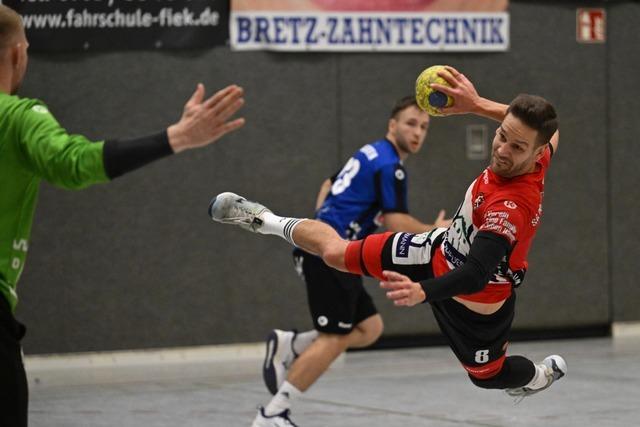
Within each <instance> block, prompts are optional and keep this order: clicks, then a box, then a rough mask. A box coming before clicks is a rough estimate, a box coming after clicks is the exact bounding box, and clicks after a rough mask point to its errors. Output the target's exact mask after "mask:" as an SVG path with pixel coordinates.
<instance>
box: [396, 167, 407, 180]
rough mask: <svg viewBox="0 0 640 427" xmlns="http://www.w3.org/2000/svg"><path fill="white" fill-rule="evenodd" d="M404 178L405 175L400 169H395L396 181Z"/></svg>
mask: <svg viewBox="0 0 640 427" xmlns="http://www.w3.org/2000/svg"><path fill="white" fill-rule="evenodd" d="M404 177H405V173H404V171H403V170H402V169H396V179H397V180H399V181H402V180H403V179H404Z"/></svg>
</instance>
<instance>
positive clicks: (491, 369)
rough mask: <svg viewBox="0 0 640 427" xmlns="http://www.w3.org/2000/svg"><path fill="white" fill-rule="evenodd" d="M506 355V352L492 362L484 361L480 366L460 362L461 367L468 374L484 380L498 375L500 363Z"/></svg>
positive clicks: (501, 363) (500, 367)
mask: <svg viewBox="0 0 640 427" xmlns="http://www.w3.org/2000/svg"><path fill="white" fill-rule="evenodd" d="M506 356H507V355H506V354H503V355H502V357H500V358H499V359H497V360H494V361H493V362H489V363H485V364H484V365H482V366H467V365H465V364H462V367H463V368H464V369H465V370H466V371H467V372H469V375H471V376H472V377H474V378H477V379H479V380H486V379H489V378H491V377H494V376H496V375H498V373H499V372H500V371H501V370H502V365H503V364H504V360H505V358H506Z"/></svg>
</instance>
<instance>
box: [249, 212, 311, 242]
mask: <svg viewBox="0 0 640 427" xmlns="http://www.w3.org/2000/svg"><path fill="white" fill-rule="evenodd" d="M261 218H262V221H264V224H262V226H261V227H260V228H259V229H258V231H259V232H260V233H262V234H275V235H276V236H280V237H282V238H283V239H285V240H286V241H287V242H289V243H291V244H292V245H294V246H295V245H296V244H295V242H294V241H293V230H294V229H295V228H296V226H297V225H298V224H300V223H301V222H302V221H304V220H305V218H288V217H285V216H278V215H274V214H273V213H271V212H265V213H263V214H262V215H261Z"/></svg>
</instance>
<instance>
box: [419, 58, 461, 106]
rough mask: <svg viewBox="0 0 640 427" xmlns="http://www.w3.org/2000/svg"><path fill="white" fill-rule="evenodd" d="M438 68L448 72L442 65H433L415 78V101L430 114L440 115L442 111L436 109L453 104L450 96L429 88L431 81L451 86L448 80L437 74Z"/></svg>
mask: <svg viewBox="0 0 640 427" xmlns="http://www.w3.org/2000/svg"><path fill="white" fill-rule="evenodd" d="M440 70H443V71H444V72H446V73H448V71H447V69H446V68H444V65H433V66H431V67H429V68H427V69H425V70H424V71H423V72H422V73H420V75H419V76H418V79H417V80H416V101H417V102H418V106H419V107H420V108H422V109H423V110H424V111H426V112H427V113H429V114H430V115H432V116H442V113H440V112H439V111H438V110H437V109H438V108H444V107H451V106H452V105H453V98H452V97H450V96H449V95H447V94H445V93H442V92H440V91H437V90H434V89H433V88H431V83H438V84H441V85H443V86H449V87H451V85H450V84H449V82H447V81H446V80H445V79H443V78H442V77H440V76H439V75H438V71H440Z"/></svg>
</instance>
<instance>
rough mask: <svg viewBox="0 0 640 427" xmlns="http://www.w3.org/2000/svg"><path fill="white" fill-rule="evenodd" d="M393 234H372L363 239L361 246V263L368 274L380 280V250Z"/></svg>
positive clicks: (381, 278) (388, 232)
mask: <svg viewBox="0 0 640 427" xmlns="http://www.w3.org/2000/svg"><path fill="white" fill-rule="evenodd" d="M393 234H395V233H392V232H390V231H387V232H386V233H382V234H372V235H370V236H367V237H366V238H365V239H364V244H363V245H362V261H363V263H364V266H365V268H366V269H367V271H368V272H369V274H370V275H371V276H373V277H376V278H378V279H380V280H384V278H383V277H382V249H383V248H384V244H385V243H386V242H387V240H388V239H389V237H391V236H392V235H393Z"/></svg>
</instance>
